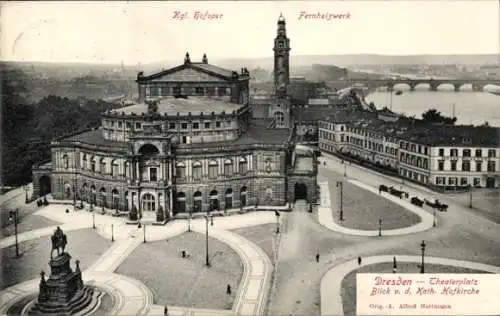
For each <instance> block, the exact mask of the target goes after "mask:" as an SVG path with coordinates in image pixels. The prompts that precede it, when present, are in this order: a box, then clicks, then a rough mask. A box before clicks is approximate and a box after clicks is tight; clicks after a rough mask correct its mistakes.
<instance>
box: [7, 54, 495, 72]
mask: <svg viewBox="0 0 500 316" xmlns="http://www.w3.org/2000/svg"><path fill="white" fill-rule="evenodd" d="M209 62H210V63H212V64H214V65H218V66H220V67H226V68H230V69H240V68H241V67H247V68H248V69H255V68H259V67H260V68H264V69H272V68H273V66H274V59H273V57H272V55H270V56H269V57H265V58H232V59H227V58H211V59H209ZM499 62H500V54H480V55H406V56H395V55H394V56H391V55H375V54H346V55H293V54H292V55H291V57H290V66H291V67H292V68H296V67H303V66H311V65H312V64H321V65H336V66H338V67H349V66H356V65H422V64H429V65H432V64H434V65H438V64H463V65H487V64H490V65H491V64H498V63H499ZM181 63H182V60H180V59H179V60H168V61H160V62H152V63H142V64H136V65H123V66H122V65H120V64H97V63H95V64H91V63H48V62H8V61H7V62H3V61H2V62H0V64H10V65H16V66H17V67H20V68H21V69H23V71H25V72H27V73H29V72H37V73H47V74H48V75H49V76H50V75H57V76H64V77H75V76H86V75H95V76H99V75H101V74H106V75H108V76H113V75H117V74H124V75H126V76H130V77H132V76H135V75H136V74H137V72H138V71H139V69H141V70H143V71H145V72H146V73H148V72H154V71H158V70H161V69H166V68H170V67H173V66H178V65H179V64H181Z"/></svg>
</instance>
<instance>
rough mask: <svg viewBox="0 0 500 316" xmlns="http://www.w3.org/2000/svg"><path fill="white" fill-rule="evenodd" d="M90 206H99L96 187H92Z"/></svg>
mask: <svg viewBox="0 0 500 316" xmlns="http://www.w3.org/2000/svg"><path fill="white" fill-rule="evenodd" d="M90 204H91V205H96V204H97V194H96V192H95V186H94V185H92V186H91V187H90Z"/></svg>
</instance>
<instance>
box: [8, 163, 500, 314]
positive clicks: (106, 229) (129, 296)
mask: <svg viewBox="0 0 500 316" xmlns="http://www.w3.org/2000/svg"><path fill="white" fill-rule="evenodd" d="M322 160H323V161H326V162H327V164H326V165H321V166H320V174H323V175H327V176H324V177H323V176H322V177H320V179H319V183H318V185H319V186H320V192H321V193H320V194H321V195H320V197H321V199H320V204H319V205H318V206H317V207H315V208H314V211H313V212H309V207H308V205H307V204H306V202H305V201H297V202H296V203H295V205H294V206H293V210H292V211H291V212H285V209H286V208H283V210H282V212H280V216H279V217H276V216H275V213H274V212H273V211H258V212H250V213H246V214H235V215H231V216H225V217H216V218H214V225H213V226H212V225H209V229H208V232H209V237H210V241H211V245H213V251H214V253H215V252H217V251H220V252H225V253H228V254H229V253H231V256H229V255H228V258H229V257H230V258H233V259H231V262H232V263H234V264H235V267H237V266H239V267H240V269H241V270H240V272H239V273H240V275H238V276H235V277H234V280H238V281H228V280H230V279H224V278H225V276H224V275H225V274H223V273H226V274H227V273H229V272H227V271H226V272H224V271H222V270H223V269H222V267H223V266H224V265H228V264H227V263H226V264H224V263H223V261H220V264H221V266H219V267H217V261H216V260H217V259H216V258H215V259H214V265H213V266H212V267H210V268H207V267H205V266H204V260H203V258H204V252H203V253H201V254H200V253H196V254H193V257H192V258H193V260H195V261H193V262H190V263H189V264H190V266H189V267H186V269H189V270H188V271H182V273H181V272H178V274H179V275H186V278H187V275H189V273H191V274H192V275H195V276H194V277H196V278H198V279H199V282H200V285H199V288H200V289H199V290H200V292H196V290H197V289H196V284H194V283H190V285H189V286H188V285H186V291H188V292H189V291H191V292H192V294H191V295H199V296H201V294H196V293H202V292H203V291H209V289H210V288H212V289H213V291H219V292H220V291H221V287H222V288H224V287H225V285H226V283H231V282H232V289H233V293H232V294H231V298H229V297H227V298H225V299H226V300H227V301H226V302H225V303H226V305H224V304H219V305H217V304H213V305H212V306H211V305H210V304H206V305H198V304H195V302H194V301H192V304H190V300H189V299H187V300H185V301H184V303H182V304H177V305H178V306H176V304H170V303H169V298H168V297H163V296H162V297H161V298H159V297H158V293H162V291H163V290H162V289H161V287H160V286H159V284H160V285H161V280H162V277H163V278H164V279H167V278H169V277H170V276H168V275H167V273H165V274H164V275H162V270H163V269H169V270H170V271H169V273H173V274H175V271H181V270H182V269H183V268H184V267H183V264H182V262H181V260H184V259H181V258H180V257H179V253H178V251H180V250H181V249H180V247H181V246H180V245H184V246H185V247H186V248H189V247H195V246H196V245H197V244H200V243H203V242H204V234H205V229H206V227H205V224H206V223H205V219H204V218H198V219H193V220H192V221H191V224H190V227H191V230H192V232H191V233H188V232H187V231H188V222H187V221H186V220H175V221H172V222H169V223H167V224H166V225H165V226H150V225H147V226H146V229H145V230H144V229H139V228H138V227H137V226H135V225H127V224H126V219H124V218H117V217H112V216H108V215H101V214H92V213H90V212H87V211H84V210H81V211H76V212H75V211H73V210H72V207H69V208H70V212H69V213H66V209H67V208H68V206H67V205H57V204H51V205H49V206H47V207H43V208H40V209H37V208H36V206H34V205H33V203H32V204H29V205H25V206H22V207H23V208H25V209H26V210H27V211H26V213H25V216H24V217H23V218H22V221H21V223H20V224H19V226H20V227H21V225H24V226H22V229H19V231H20V233H19V236H18V240H19V243H20V248H21V252H22V253H23V254H22V255H21V257H19V258H15V256H14V252H13V249H14V247H13V245H14V244H15V237H14V236H13V235H11V234H10V233H4V238H2V239H1V240H0V248H1V250H2V258H3V259H4V260H3V261H4V262H6V261H5V260H8V264H9V265H16V261H19V263H18V264H17V265H16V266H15V267H14V266H11V267H10V268H9V270H3V271H2V272H3V275H8V278H3V280H2V282H3V283H2V287H1V290H2V291H1V292H0V302H1V304H0V312H1V313H2V314H5V313H6V312H7V311H8V310H9V308H11V307H12V306H13V305H14V304H15V303H16V302H18V301H19V300H21V299H23V298H26V297H30V296H32V295H33V294H34V293H36V292H37V290H38V283H39V278H38V272H39V270H40V269H47V268H48V265H47V262H48V253H49V236H50V235H51V234H52V233H53V231H54V229H55V228H56V227H57V226H60V227H61V228H62V229H63V231H64V232H65V233H67V234H68V239H69V247H68V251H69V252H70V253H71V254H72V256H73V257H74V259H76V258H77V257H78V258H82V268H83V269H84V273H83V277H84V281H85V282H87V283H90V284H92V285H95V286H97V287H100V288H101V289H103V290H104V291H105V292H106V293H108V294H109V295H110V296H111V297H112V301H113V302H114V304H113V307H112V308H111V311H110V312H109V314H113V315H129V314H135V315H164V309H165V306H166V307H168V313H169V315H335V316H336V315H344V314H352V306H351V305H352V303H351V305H350V307H347V308H346V307H345V306H344V305H345V303H343V298H342V295H341V293H342V292H345V291H347V290H346V289H343V286H345V284H346V283H349V282H351V281H349V280H350V279H349V278H346V276H348V275H352V273H355V271H357V269H371V268H370V267H371V265H373V268H374V269H376V266H375V265H376V264H382V263H384V262H385V263H387V262H391V261H392V258H393V256H396V257H397V258H398V262H401V264H403V263H406V264H417V263H418V262H419V260H420V246H419V245H420V243H421V241H422V240H425V242H426V244H427V248H426V263H428V264H435V265H443V266H451V267H459V268H464V269H465V268H467V269H472V270H475V271H476V270H477V271H484V272H491V273H500V268H499V266H500V243H499V242H498V240H500V229H499V227H498V226H499V225H498V224H497V223H495V222H493V221H491V220H489V219H488V218H486V217H485V216H482V215H481V214H479V213H475V210H474V209H472V210H471V209H469V208H467V207H466V206H464V205H462V203H454V202H455V201H453V199H449V198H448V197H447V196H446V195H439V194H436V193H434V192H431V191H429V190H427V189H425V188H421V187H418V186H415V185H408V184H406V185H404V187H403V189H404V190H405V191H407V192H409V194H410V196H419V197H421V198H429V199H431V198H439V199H440V200H442V201H444V202H445V203H448V204H449V205H450V207H449V209H448V212H443V213H438V214H437V215H435V214H434V212H433V211H432V210H431V209H428V208H426V207H424V208H420V207H416V206H414V205H412V204H411V203H409V201H408V199H399V198H396V197H394V196H392V195H390V194H388V193H381V194H380V193H379V192H378V185H380V184H386V185H389V186H390V185H394V186H397V187H399V186H400V185H401V183H400V181H399V180H397V179H392V178H390V177H387V176H384V175H380V174H377V173H374V172H369V171H367V170H365V169H364V168H362V167H358V166H354V165H349V166H348V167H345V166H344V165H342V164H341V163H340V161H339V160H338V159H336V158H335V157H331V156H326V157H325V156H324V157H322ZM344 168H345V171H346V177H344V176H343V173H344ZM338 179H341V181H343V182H345V183H348V185H349V188H351V189H352V188H356V189H352V190H353V191H354V190H359V191H360V192H361V191H362V192H365V193H363V194H358V195H359V201H357V203H359V205H363V203H365V204H366V203H370V201H371V200H370V199H374V198H377V199H380V201H379V202H377V203H378V204H374V205H381V206H384V207H381V209H380V210H379V211H377V212H379V213H378V214H382V215H383V214H385V213H383V212H392V214H391V215H387V218H389V216H393V217H395V218H396V217H397V216H398V215H397V212H398V211H399V212H406V214H411V216H408V215H405V216H406V218H418V220H412V221H408V222H406V224H405V225H402V226H400V227H397V226H394V227H391V226H389V224H388V223H389V219H388V220H387V221H388V222H387V225H388V227H385V228H383V229H382V231H381V236H379V230H378V229H376V227H371V226H366V227H364V229H360V228H355V227H353V226H350V227H348V226H345V225H342V223H341V222H339V221H337V220H336V218H335V216H336V215H338V212H339V209H338V208H339V203H338V200H337V199H338V196H332V192H333V193H335V192H336V191H335V189H333V191H332V187H334V186H335V182H336V181H339V180H338ZM346 189H347V185H346ZM20 192H21V193H22V192H23V191H20ZM18 193H19V192H18ZM367 197H368V201H366V200H364V199H365V198H367ZM14 198H16V197H14ZM18 198H19V197H18ZM19 199H20V198H19ZM10 201H11V202H12V200H10ZM11 202H10V203H11ZM30 208H33V209H32V210H30ZM353 210H354V209H351V210H350V212H351V214H350V215H353V214H352V212H354V211H353ZM363 212H364V210H363ZM387 214H388V213H387ZM346 216H348V214H346ZM377 216H379V215H377ZM383 216H384V217H385V215H383ZM361 217H362V216H361ZM41 219H43V220H41ZM277 220H278V221H277ZM359 220H362V219H359ZM367 221H368V220H367ZM93 224H95V227H96V228H95V229H93ZM373 224H374V223H372V224H371V225H372V226H373ZM11 229H12V228H11V226H10V227H6V228H5V231H6V230H11ZM5 231H4V232H5ZM186 234H196V236H198V237H196V238H191V239H189V238H190V237H186V236H188V235H186ZM179 238H180V239H179ZM183 238H187V239H184V241H182V242H180V243H179V241H178V240H182V239H183ZM111 239H113V240H114V241H111ZM144 239H146V241H147V242H146V243H144ZM85 241H86V242H87V244H91V246H92V247H89V246H90V245H89V246H86V245H85ZM169 242H171V243H172V245H170V246H169V245H168V243H169ZM219 243H220V244H219ZM216 244H217V246H216ZM201 246H203V245H201ZM169 247H170V248H169ZM196 247H199V246H196ZM202 248H203V247H202ZM189 249H198V248H189ZM219 249H223V250H219ZM45 252H46V253H45ZM154 252H165V253H164V254H158V257H157V258H152V259H151V260H148V259H147V258H144V259H143V260H141V258H142V257H147V255H148V254H150V256H154ZM174 256H177V257H174ZM358 257H362V258H363V260H362V264H361V265H359V264H358V262H357V258H358ZM33 258H34V259H33ZM472 258H473V259H472ZM220 259H221V260H222V258H220ZM228 260H229V259H228ZM464 260H467V261H464ZM234 261H236V262H234ZM139 264H144V265H145V267H141V271H140V273H137V274H134V273H129V272H125V271H126V270H127V269H125V268H124V267H126V266H127V265H128V266H129V267H133V266H138V265H139ZM162 264H163V265H164V267H161V265H162ZM40 265H41V266H40ZM148 265H154V266H155V268H154V269H149V270H148V269H147V266H148ZM158 266H160V267H158ZM197 267H198V268H197ZM218 268H221V269H222V270H220V271H217V273H222V274H219V277H217V275H218V274H217V273H215V269H218ZM459 268H456V269H459ZM16 269H17V270H16ZM197 269H199V271H198V270H197ZM210 269H214V276H215V277H212V279H214V280H215V281H212V280H211V278H210V277H207V276H206V275H204V273H205V274H209V273H211V272H210ZM227 269H228V271H229V270H231V271H233V270H237V269H236V268H231V269H229V267H227ZM130 270H131V268H128V270H127V271H130ZM132 270H133V269H132ZM360 271H364V270H360ZM457 271H460V270H457ZM463 271H466V270H463ZM183 273H184V274H183ZM231 273H232V272H231ZM155 278H156V279H158V280H155ZM231 280H232V279H231ZM153 281H155V282H158V283H156V284H155V283H154V282H153ZM217 281H219V282H218V284H217ZM204 282H205V283H204ZM212 283H215V284H212ZM222 283H223V284H222ZM166 286H168V284H167V285H166ZM351 287H352V286H351ZM188 288H189V290H188ZM201 290H203V291H201ZM222 290H224V289H222ZM350 291H351V292H352V288H351V289H350ZM165 293H166V292H165ZM212 297H214V298H213V299H217V298H216V297H217V296H216V295H215V296H212ZM172 299H174V298H172ZM213 299H212V300H213ZM176 300H178V299H176ZM344 300H345V298H344ZM178 301H180V300H178ZM209 301H210V300H209ZM182 305H184V306H182ZM213 306H215V307H213Z"/></svg>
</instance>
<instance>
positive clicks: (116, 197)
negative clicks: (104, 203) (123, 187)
mask: <svg viewBox="0 0 500 316" xmlns="http://www.w3.org/2000/svg"><path fill="white" fill-rule="evenodd" d="M111 195H112V197H113V206H112V208H113V209H114V210H117V209H118V205H119V203H120V194H119V193H118V190H117V189H113V191H111Z"/></svg>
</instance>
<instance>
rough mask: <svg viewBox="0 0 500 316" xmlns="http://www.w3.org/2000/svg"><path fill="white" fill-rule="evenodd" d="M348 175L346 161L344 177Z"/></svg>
mask: <svg viewBox="0 0 500 316" xmlns="http://www.w3.org/2000/svg"><path fill="white" fill-rule="evenodd" d="M345 177H347V164H345V163H344V178H345Z"/></svg>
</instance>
